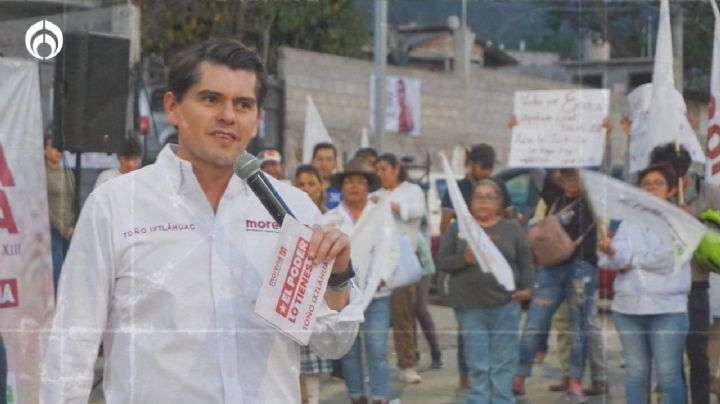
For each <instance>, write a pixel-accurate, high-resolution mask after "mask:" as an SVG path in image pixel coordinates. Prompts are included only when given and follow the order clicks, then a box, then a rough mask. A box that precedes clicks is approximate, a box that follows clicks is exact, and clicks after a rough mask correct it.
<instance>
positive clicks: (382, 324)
mask: <svg viewBox="0 0 720 404" xmlns="http://www.w3.org/2000/svg"><path fill="white" fill-rule="evenodd" d="M389 329H390V297H380V298H377V299H373V301H372V302H370V304H369V305H368V307H367V309H366V310H365V322H364V323H362V324H360V330H359V331H358V336H357V338H356V339H355V343H354V344H353V346H352V347H351V348H350V351H348V353H347V354H345V356H344V357H343V358H342V369H343V375H344V376H345V385H346V386H347V389H348V393H349V394H350V398H358V397H361V396H365V388H364V387H365V375H364V371H363V363H362V345H361V341H362V342H363V343H364V345H365V353H366V355H367V363H368V370H369V374H370V389H371V391H372V398H373V400H387V399H388V396H389V395H390V369H389V367H388V361H387V342H388V333H389Z"/></svg>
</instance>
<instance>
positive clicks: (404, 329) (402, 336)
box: [390, 284, 417, 369]
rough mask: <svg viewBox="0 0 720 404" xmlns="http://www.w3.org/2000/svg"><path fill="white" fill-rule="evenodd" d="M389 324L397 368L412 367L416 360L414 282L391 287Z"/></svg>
mask: <svg viewBox="0 0 720 404" xmlns="http://www.w3.org/2000/svg"><path fill="white" fill-rule="evenodd" d="M390 324H391V325H392V328H393V341H394V342H395V352H396V353H397V358H398V362H397V365H398V368H400V369H409V368H414V367H415V364H416V362H417V359H416V356H415V354H416V347H417V343H416V341H415V330H414V328H415V285H414V284H413V285H408V286H403V287H400V288H396V289H393V291H392V294H391V295H390Z"/></svg>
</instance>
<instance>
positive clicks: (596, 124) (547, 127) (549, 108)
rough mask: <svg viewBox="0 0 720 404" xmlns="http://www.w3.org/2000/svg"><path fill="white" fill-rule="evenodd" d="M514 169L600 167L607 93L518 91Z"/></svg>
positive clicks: (513, 154) (516, 97)
mask: <svg viewBox="0 0 720 404" xmlns="http://www.w3.org/2000/svg"><path fill="white" fill-rule="evenodd" d="M513 111H514V114H515V117H516V118H517V121H518V123H517V125H516V126H515V127H513V130H512V143H511V146H510V158H509V161H508V166H510V167H584V166H599V165H600V164H601V163H602V158H603V152H604V151H605V129H604V128H603V126H602V124H603V120H604V119H605V117H607V116H608V114H609V111H610V92H609V91H608V90H542V91H516V92H515V102H514V107H513Z"/></svg>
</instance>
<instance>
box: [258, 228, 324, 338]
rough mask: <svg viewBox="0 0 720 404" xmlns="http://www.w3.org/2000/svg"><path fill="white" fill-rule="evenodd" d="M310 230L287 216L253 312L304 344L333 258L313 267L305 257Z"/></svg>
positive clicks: (311, 327)
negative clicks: (271, 264) (270, 266)
mask: <svg viewBox="0 0 720 404" xmlns="http://www.w3.org/2000/svg"><path fill="white" fill-rule="evenodd" d="M311 237H312V230H311V229H310V228H309V227H307V226H304V225H302V224H300V223H299V222H298V221H297V220H295V219H294V218H292V217H291V216H289V215H288V216H286V217H285V220H284V221H283V225H282V227H281V228H280V237H278V243H277V246H276V247H275V252H276V255H275V259H274V260H273V262H274V264H273V267H272V269H270V268H268V276H267V279H265V280H264V282H263V284H262V286H261V287H260V294H259V295H258V298H257V301H256V303H255V314H257V315H259V316H260V317H262V318H264V319H265V320H267V321H268V322H269V323H270V324H272V325H273V326H275V327H276V328H277V329H278V330H280V331H281V332H283V333H284V334H285V335H287V336H289V337H290V338H292V339H294V340H295V341H297V342H298V343H299V344H302V345H307V344H308V342H309V341H310V334H311V333H312V330H313V327H314V325H315V319H316V317H317V316H315V313H317V311H318V309H319V308H320V305H321V304H322V300H323V299H324V296H325V289H326V287H327V280H328V278H329V277H330V268H332V265H333V263H334V262H335V260H334V259H333V260H328V261H325V262H323V263H322V264H320V265H317V266H313V264H312V261H311V260H310V259H309V258H308V256H307V254H308V247H309V246H310V238H311Z"/></svg>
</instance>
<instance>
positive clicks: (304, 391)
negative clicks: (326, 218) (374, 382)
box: [294, 164, 331, 404]
mask: <svg viewBox="0 0 720 404" xmlns="http://www.w3.org/2000/svg"><path fill="white" fill-rule="evenodd" d="M294 185H295V186H296V187H298V188H300V189H301V190H303V191H304V192H305V193H306V194H308V196H309V197H310V199H312V201H313V202H314V203H315V205H317V207H318V209H320V212H322V213H325V212H326V211H327V208H326V207H325V192H323V186H322V177H321V176H320V171H318V169H317V168H315V167H313V166H311V165H309V164H304V165H301V166H300V167H298V168H297V170H296V171H295V184H294ZM330 370H331V368H330V361H329V360H327V359H323V358H320V357H319V356H317V355H315V354H314V353H313V351H312V348H310V346H304V347H302V350H301V352H300V395H301V399H302V403H303V404H305V403H308V404H317V403H319V402H320V375H321V374H322V373H330Z"/></svg>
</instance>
